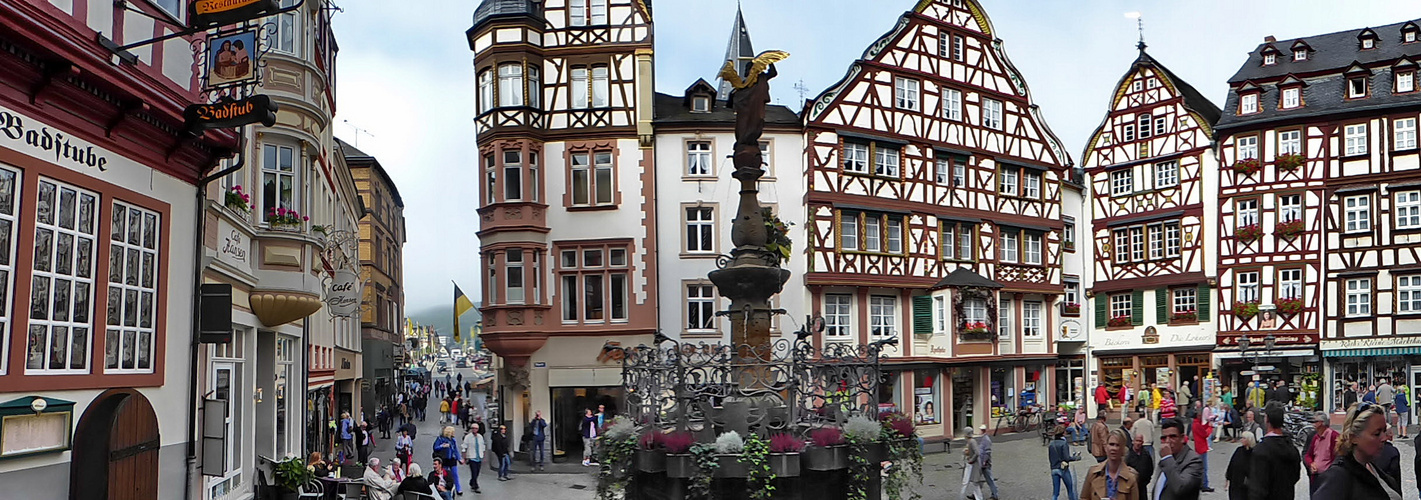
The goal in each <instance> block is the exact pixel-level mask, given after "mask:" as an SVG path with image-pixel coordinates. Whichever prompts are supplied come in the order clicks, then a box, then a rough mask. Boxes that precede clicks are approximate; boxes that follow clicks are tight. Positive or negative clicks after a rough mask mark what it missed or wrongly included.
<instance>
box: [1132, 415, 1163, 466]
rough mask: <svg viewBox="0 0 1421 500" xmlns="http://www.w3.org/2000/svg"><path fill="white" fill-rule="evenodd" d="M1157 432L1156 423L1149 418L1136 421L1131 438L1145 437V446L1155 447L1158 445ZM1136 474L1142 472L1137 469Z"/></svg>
mask: <svg viewBox="0 0 1421 500" xmlns="http://www.w3.org/2000/svg"><path fill="white" fill-rule="evenodd" d="M1156 430H1157V429H1156V427H1155V423H1154V422H1151V421H1150V419H1148V418H1142V419H1139V420H1136V421H1135V425H1134V426H1133V427H1131V428H1130V437H1131V438H1134V437H1135V436H1141V437H1144V438H1145V446H1153V445H1154V444H1155V443H1156V441H1155V432H1156ZM1135 472H1140V470H1139V469H1135ZM1146 477H1148V476H1146Z"/></svg>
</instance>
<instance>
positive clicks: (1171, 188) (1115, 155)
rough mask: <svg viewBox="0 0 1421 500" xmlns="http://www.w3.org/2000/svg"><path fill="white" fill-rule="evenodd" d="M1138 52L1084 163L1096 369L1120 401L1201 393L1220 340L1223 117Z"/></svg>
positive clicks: (1114, 90)
mask: <svg viewBox="0 0 1421 500" xmlns="http://www.w3.org/2000/svg"><path fill="white" fill-rule="evenodd" d="M1139 50H1140V53H1139V56H1138V57H1137V58H1136V59H1135V61H1134V62H1133V63H1131V64H1130V67H1129V69H1128V70H1127V71H1126V72H1125V75H1124V76H1123V77H1122V78H1121V79H1120V81H1119V82H1118V83H1116V85H1115V87H1114V88H1112V89H1111V93H1110V105H1109V108H1108V111H1107V112H1106V115H1105V119H1104V120H1103V121H1102V122H1101V124H1100V126H1099V127H1097V128H1096V130H1095V132H1094V133H1093V134H1092V135H1091V137H1090V140H1089V143H1088V144H1087V145H1086V149H1085V151H1084V152H1083V153H1082V156H1081V166H1082V168H1083V169H1084V170H1085V174H1086V178H1087V179H1088V182H1089V185H1090V189H1089V193H1090V196H1089V211H1090V214H1091V216H1090V225H1091V227H1090V231H1089V233H1088V234H1089V239H1088V241H1087V243H1086V244H1088V245H1090V246H1091V248H1092V255H1093V262H1092V263H1091V265H1092V266H1093V268H1092V270H1091V271H1092V273H1093V281H1092V285H1091V287H1090V288H1089V290H1087V296H1088V297H1089V302H1090V308H1089V313H1090V314H1092V315H1093V321H1092V326H1093V329H1092V334H1091V344H1092V348H1093V349H1092V356H1093V358H1094V364H1095V366H1092V368H1093V370H1094V371H1095V372H1096V373H1097V380H1096V381H1095V383H1096V384H1104V385H1105V386H1106V387H1107V388H1108V390H1109V392H1111V393H1115V392H1118V391H1119V390H1120V389H1121V388H1122V387H1126V386H1128V387H1130V388H1131V389H1132V390H1139V389H1140V388H1141V387H1148V386H1149V385H1150V384H1152V383H1158V384H1159V386H1160V387H1166V386H1168V387H1171V388H1174V387H1177V385H1178V383H1179V382H1181V381H1191V383H1193V382H1192V381H1194V380H1197V379H1196V377H1198V376H1204V375H1206V374H1207V372H1208V370H1209V367H1210V365H1211V357H1210V352H1211V351H1212V350H1213V346H1214V340H1215V335H1214V332H1215V329H1214V327H1213V325H1214V324H1215V322H1213V321H1211V319H1212V316H1213V315H1212V311H1211V307H1210V305H1211V303H1212V299H1213V287H1212V286H1211V282H1210V280H1211V279H1212V278H1213V276H1214V261H1213V259H1212V255H1213V254H1212V251H1213V241H1214V240H1213V237H1214V230H1215V229H1214V226H1213V224H1214V219H1213V217H1214V216H1213V210H1212V208H1213V206H1214V204H1213V199H1214V195H1215V193H1214V192H1213V191H1212V190H1210V189H1208V183H1209V182H1210V181H1211V180H1212V177H1211V176H1214V175H1216V174H1215V172H1216V170H1217V168H1216V164H1217V162H1216V161H1215V159H1214V153H1213V151H1212V149H1211V148H1210V146H1211V135H1212V132H1213V125H1214V123H1215V122H1217V121H1218V118H1219V108H1218V107H1217V106H1215V105H1214V104H1213V103H1212V102H1209V100H1208V99H1207V98H1205V97H1204V96H1203V95H1202V94H1200V93H1199V91H1197V90H1195V89H1194V87H1192V86H1190V85H1189V83H1187V82H1185V81H1184V80H1183V79H1181V78H1179V77H1178V76H1177V75H1175V74H1174V73H1173V72H1171V71H1170V70H1169V69H1167V68H1165V67H1164V65H1162V64H1160V63H1159V61H1157V60H1155V59H1154V58H1153V57H1151V56H1150V55H1149V54H1148V53H1146V52H1145V44H1144V42H1143V41H1142V42H1140V44H1139ZM1206 207H1208V208H1210V209H1209V210H1206ZM1170 373H1177V374H1178V377H1169V376H1168V374H1170ZM1092 387H1094V385H1092ZM1092 406H1093V405H1092Z"/></svg>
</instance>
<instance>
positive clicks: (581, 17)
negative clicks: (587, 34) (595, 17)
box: [567, 0, 588, 27]
mask: <svg viewBox="0 0 1421 500" xmlns="http://www.w3.org/2000/svg"><path fill="white" fill-rule="evenodd" d="M587 2H588V0H568V3H567V25H568V26H578V27H580V26H587Z"/></svg>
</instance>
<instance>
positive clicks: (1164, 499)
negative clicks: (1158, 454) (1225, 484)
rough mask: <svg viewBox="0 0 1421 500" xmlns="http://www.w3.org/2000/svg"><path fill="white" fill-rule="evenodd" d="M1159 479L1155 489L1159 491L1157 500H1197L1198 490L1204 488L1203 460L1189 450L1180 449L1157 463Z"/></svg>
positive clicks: (1186, 448) (1185, 448) (1187, 448)
mask: <svg viewBox="0 0 1421 500" xmlns="http://www.w3.org/2000/svg"><path fill="white" fill-rule="evenodd" d="M1159 469H1160V478H1159V480H1158V481H1157V482H1156V483H1155V488H1156V489H1160V488H1163V489H1161V490H1160V491H1159V496H1158V497H1157V498H1159V500H1199V489H1200V488H1202V487H1204V460H1203V458H1201V457H1200V456H1199V454H1198V453H1195V452H1194V450H1191V449H1189V447H1188V446H1184V447H1181V448H1180V449H1179V452H1178V453H1175V454H1174V455H1172V456H1169V457H1165V458H1164V459H1163V460H1160V462H1159Z"/></svg>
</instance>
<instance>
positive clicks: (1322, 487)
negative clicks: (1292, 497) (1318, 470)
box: [1312, 453, 1401, 500]
mask: <svg viewBox="0 0 1421 500" xmlns="http://www.w3.org/2000/svg"><path fill="white" fill-rule="evenodd" d="M1377 477H1380V478H1381V479H1382V480H1381V482H1378V481H1377ZM1383 484H1385V486H1383ZM1386 488H1390V489H1391V490H1392V491H1396V492H1398V493H1399V492H1400V491H1401V480H1400V479H1398V478H1394V477H1391V475H1389V474H1387V473H1386V472H1384V471H1382V470H1377V475H1376V476H1372V473H1371V472H1367V469H1366V467H1364V466H1363V465H1362V464H1359V463H1357V459H1356V458H1353V457H1352V454H1351V453H1347V454H1345V455H1342V456H1340V457H1338V458H1337V461H1335V462H1332V466H1331V467H1328V468H1327V470H1325V471H1323V472H1322V474H1318V476H1317V490H1316V491H1313V493H1312V498H1313V500H1361V499H1373V498H1380V499H1385V498H1388V496H1387V493H1386V491H1387V490H1386Z"/></svg>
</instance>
